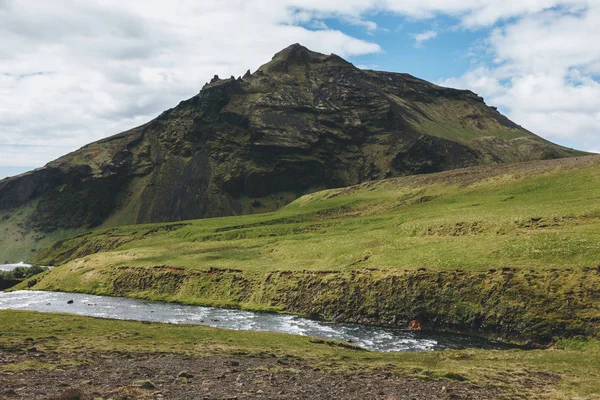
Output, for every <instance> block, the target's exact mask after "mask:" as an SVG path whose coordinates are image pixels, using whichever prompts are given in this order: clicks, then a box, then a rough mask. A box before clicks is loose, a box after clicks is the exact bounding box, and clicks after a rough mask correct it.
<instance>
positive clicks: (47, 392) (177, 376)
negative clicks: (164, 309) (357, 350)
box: [0, 351, 502, 400]
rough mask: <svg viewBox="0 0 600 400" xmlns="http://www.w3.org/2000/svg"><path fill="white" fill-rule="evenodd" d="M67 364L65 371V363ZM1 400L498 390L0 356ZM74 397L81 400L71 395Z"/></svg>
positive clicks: (491, 393)
mask: <svg viewBox="0 0 600 400" xmlns="http://www.w3.org/2000/svg"><path fill="white" fill-rule="evenodd" d="M69 364H71V365H69ZM0 371H1V372H0V399H7V400H12V399H78V398H81V399H86V400H87V399H90V400H96V399H104V400H107V399H114V400H121V399H123V400H124V399H164V400H171V399H173V400H178V399H181V400H184V399H185V400H188V399H211V400H213V399H215V400H216V399H360V400H367V399H386V400H392V399H414V400H420V399H494V398H500V397H501V394H502V393H500V392H498V391H495V390H490V389H488V388H482V387H476V386H474V385H470V384H467V383H460V382H451V381H424V380H419V379H412V378H407V377H403V376H397V375H393V374H392V373H390V372H387V371H385V370H380V371H369V372H361V371H354V372H352V373H344V374H342V373H335V372H333V373H332V372H331V371H329V372H325V371H322V370H320V369H318V368H315V367H313V366H311V365H310V364H309V363H308V362H306V361H303V360H296V359H281V358H275V357H272V356H268V357H266V358H247V357H240V358H221V357H211V358H191V357H184V356H180V355H172V354H121V353H82V354H77V355H73V356H69V358H68V359H66V358H65V357H64V356H62V355H58V354H55V353H42V352H38V351H33V352H27V353H8V352H1V351H0ZM77 395H79V396H80V397H77Z"/></svg>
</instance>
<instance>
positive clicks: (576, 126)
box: [0, 0, 600, 165]
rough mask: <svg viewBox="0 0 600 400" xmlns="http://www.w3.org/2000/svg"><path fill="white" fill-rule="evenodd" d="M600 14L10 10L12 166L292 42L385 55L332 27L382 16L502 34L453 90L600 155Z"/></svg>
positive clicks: (188, 92) (0, 60) (569, 1)
mask: <svg viewBox="0 0 600 400" xmlns="http://www.w3.org/2000/svg"><path fill="white" fill-rule="evenodd" d="M598 8H599V6H598V2H597V0H521V1H519V2H516V1H504V2H498V1H495V0H455V1H447V0H255V1H251V2H250V1H243V0H203V1H197V0H179V1H177V2H172V1H167V0H128V1H122V0H86V1H85V2H84V1H80V0H54V1H51V2H44V1H36V0H0V37H2V40H1V41H0V153H1V154H2V157H0V165H42V164H44V163H45V162H47V161H50V160H51V159H53V158H55V157H56V156H58V155H60V154H64V153H66V152H68V151H72V150H74V149H75V148H77V147H79V146H81V145H83V144H85V143H88V142H90V141H92V140H95V139H99V138H101V137H105V136H108V135H111V134H114V133H117V132H119V131H122V130H125V129H128V128H131V127H132V126H135V125H139V124H141V123H143V122H146V121H148V120H149V119H151V118H153V117H154V116H156V115H158V114H159V113H160V112H161V111H163V110H164V109H166V108H168V107H172V106H174V105H176V104H177V103H178V102H179V101H180V100H182V99H185V98H188V97H190V96H192V95H194V94H195V93H197V91H198V90H199V89H200V87H201V86H202V85H203V84H204V83H205V82H206V81H207V80H209V79H210V78H211V77H212V76H213V75H214V74H215V73H217V74H219V75H220V76H230V75H236V76H237V75H241V74H243V73H244V72H245V71H246V69H248V68H250V69H252V70H254V69H256V68H257V67H258V66H259V65H260V64H262V63H264V62H265V61H267V60H269V59H270V57H271V56H272V55H273V54H274V53H275V52H276V51H278V50H280V49H282V48H283V47H285V46H287V45H289V44H291V43H295V42H300V43H302V44H304V45H305V46H308V47H309V48H311V49H314V50H316V51H321V52H324V53H331V52H335V53H336V54H339V55H341V56H344V57H347V56H354V55H361V54H368V53H373V52H379V51H381V50H382V49H381V48H380V46H379V45H378V44H376V43H373V42H370V41H365V40H360V39H357V38H355V37H352V36H350V35H348V34H345V33H343V32H341V31H339V30H334V29H331V28H329V27H328V26H327V25H325V24H324V23H323V22H322V21H323V20H324V19H327V18H335V19H338V20H341V21H342V22H343V23H346V24H355V25H358V26H359V27H361V28H363V29H365V30H366V31H373V30H379V29H381V28H380V27H378V26H377V24H376V23H375V22H374V21H373V19H374V18H373V16H374V15H376V14H377V13H380V12H385V13H392V14H394V13H395V14H397V15H402V16H408V17H410V18H417V19H418V18H433V17H434V16H436V15H438V14H446V15H451V16H454V17H456V18H458V19H459V20H460V21H461V25H462V26H463V27H464V28H467V29H478V28H480V27H482V26H484V27H495V28H496V29H494V31H493V33H492V34H491V35H490V37H489V39H488V40H487V42H486V44H487V46H489V48H490V49H491V50H492V53H493V54H494V56H495V61H494V63H493V64H492V65H487V66H476V67H474V68H473V69H472V70H471V71H469V72H467V73H466V74H465V75H464V76H462V77H458V78H454V79H452V80H447V81H446V83H447V84H450V85H453V86H465V87H469V88H472V89H473V90H474V91H477V92H480V93H482V94H484V95H485V96H487V97H488V98H489V100H490V102H492V103H495V104H497V105H499V106H502V107H503V108H504V109H507V110H508V111H509V114H510V116H512V117H513V118H515V119H516V120H517V122H519V123H521V124H523V125H525V126H526V127H528V128H529V129H531V130H534V131H535V132H537V133H540V134H542V135H544V136H546V137H548V138H550V139H556V138H561V140H562V139H565V138H568V139H569V140H571V141H574V142H576V143H577V145H578V146H579V147H583V146H586V147H587V148H596V149H597V148H598V147H599V146H598V144H599V143H600V139H599V137H598V133H597V132H598V131H599V129H598V127H599V126H600V125H599V122H598V114H597V113H598V110H600V105H599V104H598V99H600V88H599V87H598V83H597V81H596V80H594V76H597V75H598V74H600V58H599V56H598V55H600V47H599V46H600V37H599V36H600V34H599V32H598V26H600V18H599V16H598V13H599V11H598ZM499 21H507V22H505V23H504V24H499ZM306 27H310V28H306ZM424 33H427V32H424ZM431 34H432V33H429V35H431ZM422 38H423V39H422V40H421V43H423V42H424V41H425V39H427V36H422ZM429 39H431V37H430V38H429ZM415 40H417V42H418V39H417V37H415ZM575 137H577V138H579V137H581V138H582V139H581V140H579V139H577V140H579V141H577V140H575V139H574V138H575ZM565 140H566V139H565ZM23 146H27V147H23ZM21 149H26V151H22V150H21Z"/></svg>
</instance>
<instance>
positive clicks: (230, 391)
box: [0, 311, 600, 399]
mask: <svg viewBox="0 0 600 400" xmlns="http://www.w3.org/2000/svg"><path fill="white" fill-rule="evenodd" d="M0 326H2V335H0V387H1V388H2V390H1V391H0V397H2V396H4V398H7V399H18V398H20V399H41V398H49V397H52V396H54V395H58V394H60V393H65V392H67V391H69V390H73V391H76V390H79V391H81V393H82V394H83V396H82V398H83V399H93V398H102V399H108V398H159V397H160V396H159V394H162V396H163V397H164V398H168V399H185V398H190V397H198V398H202V396H204V397H208V398H215V399H224V398H234V397H236V396H237V397H238V398H290V399H292V398H293V399H296V398H299V399H302V398H306V399H308V398H316V399H326V398H349V399H351V398H357V399H358V398H361V397H360V396H363V397H362V398H374V399H378V398H379V399H390V398H402V397H403V396H404V397H409V398H416V399H421V398H422V399H436V398H439V399H449V398H453V399H482V398H485V399H495V398H504V399H509V398H510V399H515V398H523V399H536V398H544V399H571V398H574V397H579V398H586V399H593V398H597V394H598V393H600V380H598V376H600V368H599V366H598V364H597V360H598V357H600V345H599V344H598V342H576V341H562V342H560V343H559V345H558V346H556V347H555V348H553V349H551V350H530V351H525V350H510V351H486V350H479V351H475V350H462V351H459V350H446V351H443V352H421V353H373V352H367V351H360V350H354V349H348V348H346V347H344V346H340V345H338V343H339V342H333V341H323V340H315V339H312V338H309V337H303V336H293V335H283V334H275V333H263V332H242V331H229V330H221V329H215V328H209V327H202V326H183V325H171V324H157V323H141V322H131V321H115V320H104V319H97V318H89V317H78V316H71V315H67V314H62V315H58V314H39V313H35V312H26V311H0ZM182 372H185V373H187V374H189V375H192V376H191V377H186V375H183V374H180V373H182ZM178 375H181V376H179V377H178ZM50 378H52V379H50ZM145 381H151V383H152V384H153V385H154V387H151V386H150V385H147V386H146V387H147V388H143V387H142V386H143V385H144V383H145ZM444 388H445V389H444ZM186 396H187V397H186ZM353 396H354V397H353ZM594 396H596V397H594Z"/></svg>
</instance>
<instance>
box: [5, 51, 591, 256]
mask: <svg viewBox="0 0 600 400" xmlns="http://www.w3.org/2000/svg"><path fill="white" fill-rule="evenodd" d="M578 154H583V153H581V152H577V151H574V150H571V149H566V148H563V147H560V146H557V145H554V144H552V143H550V142H547V141H545V140H543V139H541V138H539V137H537V136H535V135H534V134H532V133H531V132H528V131H527V130H525V129H523V128H521V127H520V126H518V125H516V124H514V123H513V122H511V121H510V120H508V119H507V118H506V117H504V116H502V115H501V114H500V113H498V111H497V110H496V109H495V108H493V107H488V106H486V104H485V103H484V102H483V99H482V98H481V97H479V96H477V95H476V94H474V93H472V92H470V91H462V90H454V89H447V88H443V87H439V86H436V85H433V84H431V83H428V82H426V81H423V80H420V79H417V78H414V77H412V76H410V75H407V74H397V73H388V72H377V71H366V70H360V69H358V68H356V67H354V66H353V65H352V64H350V63H348V62H347V61H345V60H343V59H342V58H340V57H338V56H336V55H333V54H332V55H323V54H319V53H315V52H312V51H310V50H308V49H306V48H305V47H302V46H300V45H297V44H296V45H292V46H290V47H288V48H286V49H284V50H282V51H281V52H279V53H277V54H276V55H275V56H274V57H273V59H272V60H271V61H270V62H268V63H267V64H265V65H263V66H262V67H260V68H259V69H258V70H257V71H255V72H254V73H252V74H251V73H250V72H248V73H247V74H246V75H244V76H243V77H240V78H237V79H235V78H234V77H232V78H230V79H219V78H218V77H216V76H215V78H214V79H213V80H212V81H211V82H210V83H208V84H206V85H205V86H204V87H203V88H202V90H201V91H200V93H199V94H198V95H196V96H194V97H192V98H191V99H189V100H186V101H183V102H181V103H180V104H179V105H178V106H177V107H175V108H173V109H171V110H168V111H165V112H164V113H163V114H161V115H160V116H159V117H158V118H156V119H155V120H153V121H151V122H149V123H147V124H146V125H143V126H141V127H138V128H135V129H132V130H131V131H127V132H124V133H121V134H118V135H115V136H112V137H109V138H107V139H104V140H101V141H98V142H95V143H92V144H90V145H87V146H85V147H83V148H81V149H79V150H77V151H75V152H73V153H71V154H68V155H66V156H64V157H61V158H59V159H58V160H56V161H53V162H51V163H49V164H48V165H46V166H45V167H44V168H41V169H38V170H35V171H32V172H29V173H26V174H23V175H20V176H17V177H13V178H8V179H5V180H3V181H0V231H4V236H3V237H0V249H1V250H0V258H3V257H4V258H7V259H11V258H12V259H15V258H22V257H23V255H25V254H26V252H25V250H27V251H29V250H30V249H31V250H35V249H36V248H39V246H40V245H45V244H48V243H47V242H48V241H52V240H55V239H56V238H58V237H60V236H61V235H67V234H72V233H76V232H80V231H83V230H86V229H89V228H92V227H95V226H99V225H103V226H111V225H120V224H133V223H147V222H162V221H178V220H185V219H194V218H205V217H215V216H224V215H232V214H241V213H252V212H264V211H269V210H273V209H276V208H278V207H280V206H282V205H284V204H285V203H287V202H289V201H290V200H292V199H294V198H296V197H297V196H299V195H301V194H303V193H306V192H309V191H313V190H316V189H322V188H328V187H337V186H346V185H351V184H355V183H358V182H361V181H365V180H373V179H382V178H387V177H393V176H398V175H407V174H420V173H429V172H436V171H441V170H447V169H453V168H460V167H466V166H471V165H478V164H491V163H504V162H514V161H524V160H535V159H547V158H559V157H568V156H574V155H578ZM0 261H1V260H0Z"/></svg>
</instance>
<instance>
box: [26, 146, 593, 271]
mask: <svg viewBox="0 0 600 400" xmlns="http://www.w3.org/2000/svg"><path fill="white" fill-rule="evenodd" d="M599 200H600V157H581V158H578V159H566V160H552V161H543V162H534V163H524V164H516V165H510V166H494V167H483V168H470V169H465V170H459V171H450V172H446V173H440V174H432V175H425V176H414V177H407V178H399V179H392V180H388V181H382V182H374V183H367V184H363V185H359V186H355V187H350V188H344V189H334V190H326V191H322V192H317V193H313V194H310V195H307V196H304V197H302V198H300V199H298V200H297V201H295V202H293V203H291V204H289V205H288V206H287V207H285V208H283V209H282V210H280V211H277V212H273V213H267V214H259V215H246V216H239V217H228V218H215V219H207V220H199V221H190V222H186V223H184V224H172V225H171V226H169V225H166V226H160V225H154V226H147V225H146V226H129V227H121V228H114V229H110V230H108V231H101V232H94V233H92V234H89V235H85V236H81V237H79V238H76V239H73V240H70V241H65V242H62V243H61V244H60V245H58V246H55V247H54V248H50V249H49V250H46V251H42V252H39V253H38V254H37V255H36V256H34V257H33V261H34V262H36V263H41V264H56V265H58V264H63V263H64V262H66V261H70V260H72V259H75V258H77V257H78V256H85V257H86V262H87V263H88V264H89V265H93V266H95V267H100V268H104V267H115V266H153V265H169V266H173V267H177V268H186V269H208V268H234V269H242V270H255V271H260V272H265V271H275V270H292V271H298V270H315V271H319V270H327V271H331V270H344V269H349V268H390V269H394V268H400V269H418V268H427V269H435V270H453V269H457V268H459V269H463V270H487V269H489V268H499V267H517V268H537V267H551V268H570V267H590V266H596V265H598V264H599V263H600V257H599V254H600V224H599V223H598V222H599V221H600V201H599ZM98 251H100V252H98ZM92 252H94V253H96V254H89V255H88V254H86V253H92Z"/></svg>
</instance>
